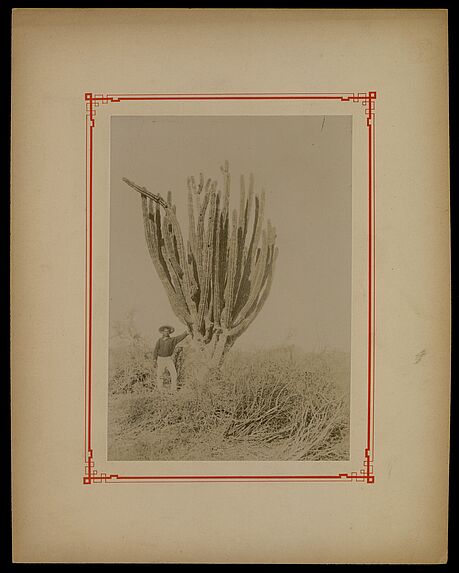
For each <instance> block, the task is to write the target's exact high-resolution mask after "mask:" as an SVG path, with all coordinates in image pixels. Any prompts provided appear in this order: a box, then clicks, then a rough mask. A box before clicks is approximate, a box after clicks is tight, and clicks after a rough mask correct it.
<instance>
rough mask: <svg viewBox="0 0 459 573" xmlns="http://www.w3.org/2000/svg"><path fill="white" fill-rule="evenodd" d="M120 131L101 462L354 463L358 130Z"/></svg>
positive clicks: (297, 125) (115, 138)
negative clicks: (353, 312) (353, 292)
mask: <svg viewBox="0 0 459 573" xmlns="http://www.w3.org/2000/svg"><path fill="white" fill-rule="evenodd" d="M110 130H111V136H110V139H111V152H110V275H109V276H110V279H109V280H110V282H109V296H110V305H109V314H110V320H109V322H110V324H109V328H110V333H109V340H110V343H109V357H108V359H109V369H108V372H109V380H108V451H107V456H108V460H112V461H116V460H124V461H128V460H131V461H141V460H174V461H185V460H193V461H201V460H229V461H239V460H282V461H283V460H286V461H287V460H288V461H333V460H346V459H349V428H350V422H351V421H350V411H349V403H350V350H351V339H350V337H351V255H352V253H351V239H352V228H351V223H352V220H351V219H352V217H351V215H352V188H351V175H352V156H351V155H352V154H351V150H352V117H351V116H346V115H339V116H158V117H153V116H112V118H111V126H110Z"/></svg>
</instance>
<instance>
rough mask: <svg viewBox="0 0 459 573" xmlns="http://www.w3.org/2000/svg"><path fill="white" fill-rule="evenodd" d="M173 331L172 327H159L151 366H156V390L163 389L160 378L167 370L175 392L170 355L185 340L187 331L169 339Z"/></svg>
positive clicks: (175, 372) (172, 362)
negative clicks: (158, 337)
mask: <svg viewBox="0 0 459 573" xmlns="http://www.w3.org/2000/svg"><path fill="white" fill-rule="evenodd" d="M174 330H175V328H174V327H173V326H161V327H160V329H159V332H160V333H161V335H162V336H161V338H160V339H158V342H157V343H156V346H155V349H154V351H153V364H154V366H155V367H156V366H157V371H156V383H157V386H158V390H162V389H163V381H162V376H163V374H164V371H165V370H168V371H169V374H170V377H171V389H172V391H174V392H176V391H177V370H176V369H175V364H174V361H173V360H172V354H173V352H174V350H175V347H176V346H177V344H179V342H181V341H182V340H183V339H184V338H186V337H187V336H188V334H189V332H188V331H187V332H184V333H183V334H180V336H174V337H171V334H172V333H173V332H174Z"/></svg>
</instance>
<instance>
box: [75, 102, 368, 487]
mask: <svg viewBox="0 0 459 573" xmlns="http://www.w3.org/2000/svg"><path fill="white" fill-rule="evenodd" d="M84 98H85V102H86V262H85V265H86V274H85V276H86V294H85V473H84V477H83V483H84V484H88V485H90V484H94V483H146V482H149V483H170V482H171V481H173V482H180V483H182V482H185V483H186V482H209V481H213V482H215V481H217V482H228V481H231V482H250V481H253V482H276V481H278V482H303V481H309V482H335V483H336V482H363V483H374V481H375V476H374V473H373V459H374V380H375V328H374V326H375V240H374V237H375V127H374V126H375V111H374V110H375V99H376V92H375V91H370V92H365V93H309V94H308V93H289V94H286V93H229V94H224V93H221V94H207V93H202V94H184V93H182V94H107V95H102V94H93V93H90V92H88V93H85V96H84ZM173 100H176V101H207V100H214V101H215V100H329V101H330V100H331V101H333V100H334V101H339V102H352V103H359V104H361V105H362V106H363V109H364V113H365V120H366V127H367V129H368V341H367V344H368V347H367V417H366V447H365V451H364V456H363V457H364V459H363V468H362V469H360V470H358V471H353V472H350V473H349V472H348V473H338V474H335V475H170V476H169V475H156V476H146V475H120V474H107V473H104V472H100V473H99V472H98V471H97V470H96V469H95V464H94V452H93V447H92V360H93V340H92V334H93V330H92V327H93V322H92V319H93V192H94V186H93V172H94V130H95V118H96V112H97V110H96V108H97V107H99V105H100V104H108V103H116V102H121V101H133V102H134V101H173Z"/></svg>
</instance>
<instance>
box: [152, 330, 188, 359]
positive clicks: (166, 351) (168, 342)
mask: <svg viewBox="0 0 459 573" xmlns="http://www.w3.org/2000/svg"><path fill="white" fill-rule="evenodd" d="M187 335H188V332H184V333H183V334H180V336H169V337H168V338H162V337H161V338H160V339H159V340H158V342H157V343H156V346H155V349H154V351H153V360H156V359H157V358H158V356H161V357H162V358H166V357H169V356H172V354H173V352H174V349H175V347H176V346H177V344H178V343H179V342H181V341H182V340H183V339H184V338H185V337H186V336H187Z"/></svg>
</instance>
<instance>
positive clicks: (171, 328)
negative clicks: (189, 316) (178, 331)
mask: <svg viewBox="0 0 459 573" xmlns="http://www.w3.org/2000/svg"><path fill="white" fill-rule="evenodd" d="M165 330H168V331H169V332H174V330H175V328H174V327H173V326H168V325H167V324H165V325H164V326H160V327H159V332H164V331H165Z"/></svg>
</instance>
